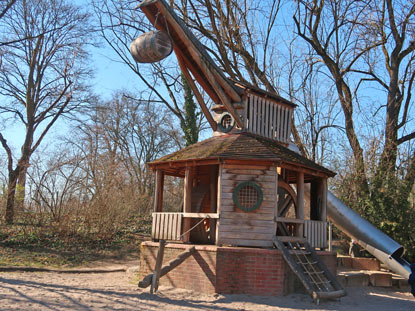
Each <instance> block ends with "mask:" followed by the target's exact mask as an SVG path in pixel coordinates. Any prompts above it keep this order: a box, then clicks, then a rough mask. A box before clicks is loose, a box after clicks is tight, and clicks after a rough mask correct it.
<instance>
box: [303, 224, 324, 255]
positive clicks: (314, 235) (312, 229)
mask: <svg viewBox="0 0 415 311" xmlns="http://www.w3.org/2000/svg"><path fill="white" fill-rule="evenodd" d="M304 237H305V238H306V239H307V241H308V243H309V244H310V245H311V247H314V248H327V223H326V222H325V221H319V220H305V221H304Z"/></svg>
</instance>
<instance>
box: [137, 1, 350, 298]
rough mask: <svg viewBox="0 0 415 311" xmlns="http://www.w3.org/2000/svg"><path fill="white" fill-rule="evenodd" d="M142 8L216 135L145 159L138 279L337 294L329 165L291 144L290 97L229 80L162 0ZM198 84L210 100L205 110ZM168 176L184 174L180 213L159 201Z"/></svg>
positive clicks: (200, 287)
mask: <svg viewBox="0 0 415 311" xmlns="http://www.w3.org/2000/svg"><path fill="white" fill-rule="evenodd" d="M139 7H140V8H141V10H142V11H143V12H144V13H145V14H146V16H147V17H148V19H149V20H150V21H151V22H152V23H153V25H154V26H155V27H156V28H157V29H158V30H159V31H162V32H164V33H168V34H169V36H170V38H171V40H172V43H173V50H174V52H175V54H176V56H177V58H178V60H179V64H180V68H181V70H182V72H183V73H184V74H185V76H186V78H187V80H188V81H189V83H190V85H191V87H192V89H193V92H194V94H195V97H196V98H197V100H198V102H199V104H200V106H201V108H202V111H203V112H204V114H205V115H206V118H207V120H208V121H209V123H210V125H211V127H212V129H213V137H211V138H209V139H206V140H204V141H202V142H199V143H197V144H194V145H192V146H189V147H187V148H185V149H182V150H179V151H177V152H175V153H172V154H169V155H167V156H164V157H162V158H160V159H158V160H156V161H153V162H151V163H149V166H150V167H151V168H152V170H153V171H154V173H155V181H156V187H155V197H154V212H153V223H152V241H151V242H150V241H149V242H143V243H142V245H141V255H140V275H141V276H145V275H147V277H146V278H144V280H143V281H141V282H140V285H141V286H147V285H149V284H150V283H151V280H152V281H153V286H156V287H157V282H158V280H159V278H160V276H161V278H160V282H161V284H165V285H169V286H174V287H180V288H187V289H191V290H195V291H200V292H204V293H214V292H217V293H246V294H259V295H282V294H285V293H288V292H292V291H293V290H295V289H299V288H305V290H306V291H307V292H308V293H310V294H311V295H313V297H314V298H315V299H319V298H324V297H340V296H342V295H344V294H345V293H344V290H343V289H342V288H341V286H340V285H339V284H338V283H337V281H336V279H335V278H334V277H333V274H335V272H336V271H335V270H336V254H335V253H332V252H328V251H325V249H326V248H327V225H326V205H327V179H328V178H329V177H332V176H334V173H333V172H331V171H330V170H328V169H326V168H324V167H322V166H320V165H318V164H316V163H314V162H312V161H310V160H308V159H306V158H304V157H302V156H301V155H299V154H298V153H296V152H294V151H292V150H290V149H289V148H288V147H289V143H290V133H291V124H292V119H293V110H294V108H295V105H294V104H293V103H291V102H289V101H287V100H285V99H284V98H282V97H280V96H278V95H276V94H271V93H268V92H265V91H263V90H260V89H258V88H256V87H253V86H250V85H246V84H242V83H238V82H234V81H230V80H229V79H227V78H226V77H225V76H224V75H223V73H222V72H221V71H220V69H218V68H217V67H216V65H215V63H214V62H213V61H212V60H211V58H210V56H209V55H208V54H207V53H206V51H205V50H204V48H203V46H202V45H201V44H200V42H199V41H198V40H197V39H196V38H195V37H194V36H193V35H192V33H191V32H190V31H189V30H188V29H187V28H186V27H185V26H184V24H183V23H182V21H181V20H180V19H179V18H178V17H177V16H176V15H175V13H174V12H173V11H172V10H171V8H170V7H169V6H168V5H167V4H166V3H165V1H164V0H150V1H143V2H142V3H141V4H140V5H139ZM195 82H197V83H198V84H199V85H200V86H201V87H202V88H203V89H204V90H205V91H206V92H207V94H208V95H209V96H210V97H211V98H212V100H213V101H214V103H215V105H214V106H213V107H212V108H211V110H209V109H207V107H206V105H205V103H204V102H203V98H202V96H201V95H200V93H199V90H198V88H197V87H196V84H195ZM165 176H175V177H179V178H182V179H183V185H184V186H183V187H184V189H183V193H184V194H183V206H182V208H181V209H180V211H179V212H167V211H165V210H164V209H163V193H164V179H165ZM165 240H166V241H168V243H167V244H166V245H164V244H162V243H159V241H165ZM160 245H161V247H160ZM315 249H319V250H320V251H318V252H316V251H315ZM163 256H164V258H163ZM156 261H157V264H156ZM166 263H167V264H166ZM161 266H163V268H161ZM153 272H154V273H153ZM294 276H296V277H294ZM149 280H150V281H149ZM299 284H302V285H299Z"/></svg>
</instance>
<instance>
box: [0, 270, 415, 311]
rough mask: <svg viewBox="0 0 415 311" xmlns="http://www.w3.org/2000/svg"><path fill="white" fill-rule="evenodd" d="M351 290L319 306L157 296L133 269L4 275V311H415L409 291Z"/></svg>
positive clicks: (0, 282)
mask: <svg viewBox="0 0 415 311" xmlns="http://www.w3.org/2000/svg"><path fill="white" fill-rule="evenodd" d="M347 290H348V296H347V297H345V298H342V299H341V301H331V302H322V303H321V304H320V305H319V306H316V305H315V304H314V303H313V302H312V300H311V298H310V297H308V296H306V295H289V296H285V297H259V296H246V295H211V296H202V295H198V294H194V293H191V292H189V291H184V290H177V289H169V288H163V287H162V288H160V290H159V293H158V294H157V295H156V296H151V295H150V294H149V293H148V292H149V290H148V289H145V290H141V289H138V288H137V285H136V282H135V281H134V273H133V269H131V268H130V269H128V270H127V272H115V273H92V274H61V273H49V272H26V273H25V272H1V273H0V310H30V311H31V310H42V311H43V310H65V311H69V310H71V311H73V310H87V311H90V310H91V311H92V310H134V311H141V310H146V311H147V310H214V311H224V310H235V311H236V310H239V311H241V310H277V311H279V310H344V311H346V310H347V311H354V310H356V311H360V310H361V311H370V310H376V311H390V310H393V311H401V310H402V311H404V310H405V311H408V310H415V300H414V298H413V297H412V295H410V294H409V293H405V292H398V291H395V290H391V289H381V288H373V287H367V288H348V289H347Z"/></svg>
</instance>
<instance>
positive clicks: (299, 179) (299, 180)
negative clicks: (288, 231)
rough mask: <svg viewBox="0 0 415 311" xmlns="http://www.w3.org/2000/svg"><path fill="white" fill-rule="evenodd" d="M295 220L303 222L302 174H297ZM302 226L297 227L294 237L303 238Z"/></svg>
mask: <svg viewBox="0 0 415 311" xmlns="http://www.w3.org/2000/svg"><path fill="white" fill-rule="evenodd" d="M297 219H301V220H304V173H303V172H298V173H297ZM303 227H304V225H302V224H299V225H298V226H297V232H296V235H297V236H299V237H303V236H304V232H303V231H304V229H303Z"/></svg>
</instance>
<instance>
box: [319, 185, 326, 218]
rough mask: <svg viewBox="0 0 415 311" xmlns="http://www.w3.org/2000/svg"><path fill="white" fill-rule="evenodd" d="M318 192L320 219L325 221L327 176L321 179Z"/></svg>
mask: <svg viewBox="0 0 415 311" xmlns="http://www.w3.org/2000/svg"><path fill="white" fill-rule="evenodd" d="M319 192H320V196H321V212H320V217H321V218H320V220H321V221H327V178H322V179H321V183H320V191H319Z"/></svg>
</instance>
